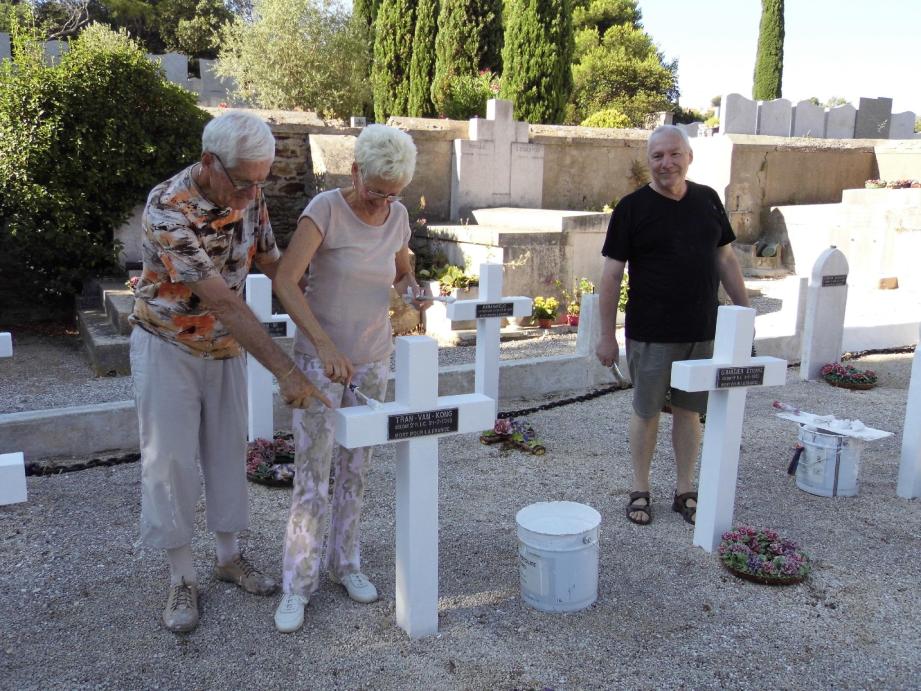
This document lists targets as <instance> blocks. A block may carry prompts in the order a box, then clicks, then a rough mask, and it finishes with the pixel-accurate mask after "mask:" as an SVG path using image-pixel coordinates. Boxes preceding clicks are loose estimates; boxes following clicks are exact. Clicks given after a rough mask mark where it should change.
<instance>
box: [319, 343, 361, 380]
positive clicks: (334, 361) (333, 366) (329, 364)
mask: <svg viewBox="0 0 921 691" xmlns="http://www.w3.org/2000/svg"><path fill="white" fill-rule="evenodd" d="M317 357H319V358H320V362H322V363H323V372H324V374H326V376H327V378H328V379H329V380H330V381H333V382H336V383H338V384H348V383H349V382H350V381H351V380H352V374H353V373H354V372H355V368H354V367H353V366H352V363H351V362H350V361H349V359H348V358H347V357H346V356H345V355H343V354H342V353H340V352H339V350H338V349H337V348H336V346H334V345H333V344H331V343H330V344H328V345H322V346H317Z"/></svg>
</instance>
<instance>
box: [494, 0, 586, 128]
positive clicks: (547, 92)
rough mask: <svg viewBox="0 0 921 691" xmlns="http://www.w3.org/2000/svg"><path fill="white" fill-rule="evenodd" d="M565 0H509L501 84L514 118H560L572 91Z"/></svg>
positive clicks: (568, 17) (568, 9)
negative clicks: (510, 103) (509, 102)
mask: <svg viewBox="0 0 921 691" xmlns="http://www.w3.org/2000/svg"><path fill="white" fill-rule="evenodd" d="M571 17H572V10H571V6H570V0H510V2H509V7H508V19H507V22H508V23H507V25H506V30H505V47H504V49H503V51H502V63H503V65H504V72H503V79H502V87H501V91H500V92H499V93H500V95H501V97H502V98H507V99H509V100H511V101H512V102H514V104H515V117H516V118H519V119H521V120H526V121H528V122H535V123H538V122H546V123H556V122H562V120H563V118H564V115H565V112H566V103H567V101H568V99H569V93H570V91H571V89H572V55H573V32H572V19H571Z"/></svg>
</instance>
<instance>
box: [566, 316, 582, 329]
mask: <svg viewBox="0 0 921 691" xmlns="http://www.w3.org/2000/svg"><path fill="white" fill-rule="evenodd" d="M566 323H567V324H569V325H570V326H579V315H578V314H567V315H566Z"/></svg>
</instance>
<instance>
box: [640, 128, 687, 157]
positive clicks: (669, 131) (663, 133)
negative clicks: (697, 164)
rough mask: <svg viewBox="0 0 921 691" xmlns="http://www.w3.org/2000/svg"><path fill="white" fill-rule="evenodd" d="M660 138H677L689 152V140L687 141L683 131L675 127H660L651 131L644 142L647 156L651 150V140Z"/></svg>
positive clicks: (685, 133)
mask: <svg viewBox="0 0 921 691" xmlns="http://www.w3.org/2000/svg"><path fill="white" fill-rule="evenodd" d="M660 137H679V138H680V139H681V141H682V143H683V144H684V147H685V148H686V149H687V150H688V151H690V150H691V140H690V139H688V133H687V132H685V131H684V129H682V128H681V127H677V126H675V125H660V126H659V127H656V128H655V129H654V130H653V131H652V134H650V135H649V139H648V140H647V141H646V153H647V155H648V154H649V150H650V149H651V148H652V145H653V140H656V139H658V138H660Z"/></svg>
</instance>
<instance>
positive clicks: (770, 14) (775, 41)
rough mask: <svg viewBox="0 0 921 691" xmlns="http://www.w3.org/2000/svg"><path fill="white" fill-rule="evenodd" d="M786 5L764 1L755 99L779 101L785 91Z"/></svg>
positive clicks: (759, 35)
mask: <svg viewBox="0 0 921 691" xmlns="http://www.w3.org/2000/svg"><path fill="white" fill-rule="evenodd" d="M783 1H784V0H761V25H760V27H759V28H758V53H757V55H756V56H755V77H754V84H753V86H752V98H754V99H755V100H758V101H768V100H770V99H772V98H780V97H781V93H782V90H783V38H784V23H783Z"/></svg>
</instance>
